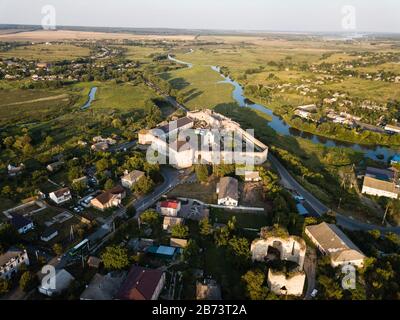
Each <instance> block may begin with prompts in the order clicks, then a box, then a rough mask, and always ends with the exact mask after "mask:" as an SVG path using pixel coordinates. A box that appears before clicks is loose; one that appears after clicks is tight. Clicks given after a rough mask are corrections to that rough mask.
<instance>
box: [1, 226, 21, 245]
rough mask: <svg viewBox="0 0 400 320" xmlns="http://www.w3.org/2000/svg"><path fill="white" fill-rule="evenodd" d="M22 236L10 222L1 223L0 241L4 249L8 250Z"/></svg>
mask: <svg viewBox="0 0 400 320" xmlns="http://www.w3.org/2000/svg"><path fill="white" fill-rule="evenodd" d="M19 239H20V237H19V234H18V231H17V230H16V229H15V228H14V226H12V225H11V224H9V223H5V224H3V225H0V243H1V244H2V246H3V249H4V250H7V249H8V248H9V247H10V246H13V245H15V244H17V242H18V241H19Z"/></svg>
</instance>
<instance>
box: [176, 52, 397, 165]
mask: <svg viewBox="0 0 400 320" xmlns="http://www.w3.org/2000/svg"><path fill="white" fill-rule="evenodd" d="M168 58H169V59H170V60H171V61H174V62H176V63H179V64H184V65H186V66H187V67H188V68H192V67H193V64H192V63H188V62H184V61H180V60H177V59H175V58H174V57H172V56H170V55H169V56H168ZM211 69H212V70H214V71H215V72H218V73H219V74H220V76H221V77H222V78H223V79H224V80H223V81H221V82H220V83H229V84H231V85H232V86H233V87H234V90H233V93H232V96H233V98H234V99H235V101H236V102H237V103H238V105H239V106H241V107H244V108H251V109H254V110H258V111H261V112H263V113H265V114H267V115H268V116H270V117H271V118H272V121H268V122H267V124H268V126H270V127H271V128H272V129H274V130H275V131H276V132H277V133H279V134H281V135H284V136H293V137H300V138H303V139H306V140H309V141H311V142H312V143H315V144H322V145H324V146H326V147H341V148H351V149H353V150H355V151H358V152H361V153H363V154H364V155H365V157H367V158H370V159H373V160H382V161H389V159H390V158H391V157H393V156H394V155H395V154H396V153H397V152H396V150H394V149H390V148H387V147H383V146H365V145H361V144H355V143H348V142H342V141H338V140H334V139H329V138H325V137H322V136H318V135H316V134H312V133H308V132H304V131H301V130H298V129H295V128H293V127H291V126H290V125H288V124H287V123H286V122H285V121H284V120H283V119H282V118H281V117H279V116H277V115H275V114H274V113H273V111H272V110H271V109H269V108H268V107H266V106H263V105H260V104H257V103H254V102H251V101H249V99H247V98H246V97H245V95H244V90H243V88H242V86H241V85H240V84H239V83H238V82H236V81H234V80H233V79H231V78H230V77H228V76H225V75H223V74H222V73H221V70H220V68H219V67H216V66H211ZM382 157H383V158H382Z"/></svg>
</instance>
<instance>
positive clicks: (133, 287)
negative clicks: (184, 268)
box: [117, 266, 165, 300]
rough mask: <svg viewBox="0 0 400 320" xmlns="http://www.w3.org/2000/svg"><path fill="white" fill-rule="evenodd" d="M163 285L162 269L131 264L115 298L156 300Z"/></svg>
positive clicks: (163, 275)
mask: <svg viewBox="0 0 400 320" xmlns="http://www.w3.org/2000/svg"><path fill="white" fill-rule="evenodd" d="M164 285H165V273H164V272H163V271H161V270H154V269H147V268H142V267H139V266H133V267H132V268H131V270H130V271H129V274H128V277H127V279H126V280H125V281H124V283H123V284H122V287H121V288H120V290H119V292H118V293H117V299H120V300H157V299H158V297H159V295H160V293H161V290H162V289H163V287H164Z"/></svg>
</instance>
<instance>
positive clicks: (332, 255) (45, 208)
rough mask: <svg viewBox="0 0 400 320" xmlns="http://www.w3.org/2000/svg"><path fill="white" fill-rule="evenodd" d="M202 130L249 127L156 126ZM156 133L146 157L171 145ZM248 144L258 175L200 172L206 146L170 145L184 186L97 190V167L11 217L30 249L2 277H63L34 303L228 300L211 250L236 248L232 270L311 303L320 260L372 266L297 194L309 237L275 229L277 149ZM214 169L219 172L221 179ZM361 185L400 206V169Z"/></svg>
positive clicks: (178, 182)
mask: <svg viewBox="0 0 400 320" xmlns="http://www.w3.org/2000/svg"><path fill="white" fill-rule="evenodd" d="M221 121H222V122H221ZM202 122H203V130H204V129H205V128H206V127H205V126H204V125H205V124H207V123H208V124H214V125H217V126H218V127H220V128H224V127H225V128H230V130H234V131H238V130H240V126H239V125H238V124H236V123H234V122H232V121H231V120H230V119H229V118H226V117H223V116H222V115H219V114H216V113H214V112H212V111H209V110H204V111H195V112H189V113H188V114H187V116H186V117H184V118H179V119H177V120H175V121H174V122H171V123H169V124H168V125H167V126H166V125H165V123H161V124H160V125H159V126H158V127H157V128H161V132H162V133H161V136H162V135H166V136H167V137H172V136H173V135H179V133H185V130H188V129H191V128H192V127H193V126H195V123H202ZM170 128H174V129H173V130H169V129H170ZM167 129H168V130H167ZM197 130H199V129H197ZM155 132H156V131H154V130H151V131H141V132H140V133H139V141H138V144H139V146H137V147H139V148H140V150H141V152H146V150H147V149H148V148H149V144H151V143H155V144H156V145H157V144H162V145H163V143H162V142H161V140H159V138H157V137H156V136H155ZM204 136H205V137H207V135H204ZM246 138H247V139H250V140H251V141H252V142H253V143H254V144H255V145H257V146H258V148H260V149H259V152H260V154H259V155H258V156H260V155H262V156H261V157H259V160H258V161H256V162H255V166H254V168H253V170H252V171H249V170H246V169H242V170H238V169H240V164H239V163H236V164H231V165H228V164H220V163H219V162H218V163H217V162H216V163H212V162H211V161H213V159H216V158H218V159H220V157H215V156H212V155H211V156H210V155H209V156H208V157H207V156H206V157H202V159H203V162H201V163H196V162H192V161H193V159H197V158H198V154H196V149H190V148H189V150H191V153H190V154H188V153H185V154H184V155H183V156H184V157H188V158H182V155H181V156H179V150H178V153H177V154H176V150H175V149H174V148H173V147H167V149H168V150H164V151H166V153H167V154H168V155H169V157H171V154H172V157H174V158H175V159H176V160H178V161H176V164H175V165H174V166H175V169H172V171H173V174H172V175H173V176H174V178H173V182H172V181H171V180H169V181H164V183H161V182H156V183H155V184H156V185H155V187H152V188H148V187H147V185H148V184H149V183H154V182H151V178H150V176H149V175H148V173H146V172H145V171H141V170H132V171H128V170H125V171H124V172H123V173H122V175H120V176H119V177H118V180H116V181H112V180H110V179H109V180H107V183H106V185H107V187H108V189H106V190H101V189H99V188H98V183H99V182H98V180H97V178H96V174H95V172H93V170H89V171H87V172H88V174H87V175H85V176H81V177H77V178H76V179H73V181H72V183H71V185H70V186H68V185H64V186H62V187H61V186H60V188H58V189H57V188H56V183H54V182H53V183H54V184H55V185H54V186H53V188H52V189H53V191H52V192H49V193H45V192H39V193H38V195H37V196H35V197H34V198H32V199H27V200H25V201H24V202H23V204H21V205H19V206H17V207H14V208H9V209H8V210H5V211H4V212H3V215H4V217H5V218H6V220H5V221H6V222H5V223H6V224H3V226H2V228H4V230H6V229H9V230H8V231H7V232H10V233H12V231H11V228H12V229H13V230H15V231H16V233H17V234H18V235H17V238H18V239H19V240H17V241H23V242H29V245H28V246H27V247H25V246H22V247H19V248H18V247H17V246H11V247H10V248H9V249H7V251H5V252H4V253H3V254H2V255H1V256H0V261H1V263H0V265H1V272H0V276H1V278H2V279H5V280H7V281H11V280H12V279H15V278H16V277H17V275H18V274H21V273H22V272H25V273H26V271H24V270H26V269H27V267H28V266H29V268H32V266H33V270H36V271H35V272H36V274H35V275H33V274H32V273H29V274H30V277H33V279H35V281H34V280H33V279H29V281H28V282H29V283H30V284H32V283H38V281H39V279H42V278H43V274H42V273H41V268H40V266H43V265H47V264H49V265H51V266H53V267H54V268H55V270H56V280H57V283H61V285H59V286H57V288H56V289H54V288H51V287H49V286H46V285H43V282H42V284H41V285H39V286H38V287H35V286H29V291H28V292H27V293H28V295H29V296H31V297H32V298H33V297H34V298H35V299H45V298H46V296H47V297H57V296H60V295H61V296H64V297H65V296H66V295H73V296H74V297H77V298H80V299H82V300H110V299H123V300H156V299H166V300H170V299H184V298H196V299H200V300H204V299H208V300H218V299H222V298H224V294H223V293H224V292H225V293H226V292H227V291H226V290H225V288H224V283H221V278H220V276H219V275H218V274H213V273H212V270H215V269H214V268H215V267H214V266H209V265H208V264H210V263H211V264H213V262H209V261H208V262H207V261H206V260H205V261H204V262H201V260H202V259H211V257H208V254H209V251H210V252H212V251H213V250H215V249H212V248H211V247H216V248H219V247H221V248H225V247H226V248H227V249H226V250H227V254H228V257H229V258H228V262H229V263H232V262H233V261H236V262H235V263H237V264H238V265H239V266H240V267H241V268H244V270H249V268H250V269H251V267H252V265H253V264H254V265H256V266H258V267H260V268H262V269H264V268H267V270H268V271H267V273H266V278H265V283H266V284H267V286H268V288H269V290H270V292H271V294H273V295H276V296H277V297H288V296H289V297H292V298H296V297H297V298H304V299H312V298H315V297H316V296H317V295H318V290H316V288H315V272H316V271H315V270H316V268H317V261H318V259H322V258H321V257H323V256H325V255H326V256H327V257H329V259H330V264H331V266H332V268H338V267H341V266H345V265H349V264H350V265H352V266H354V267H356V268H362V267H363V264H364V260H365V258H366V256H365V255H364V254H363V252H362V251H361V250H360V249H359V248H358V247H357V246H356V245H355V244H354V243H353V242H352V241H351V240H350V239H349V238H348V236H346V235H345V233H344V232H343V231H342V230H341V229H339V228H338V227H337V226H336V225H335V224H334V222H333V221H334V220H332V218H328V219H321V218H320V216H319V215H318V213H317V212H316V211H315V210H314V209H313V206H312V203H310V202H308V201H306V199H304V197H302V196H301V195H300V194H298V193H297V192H295V191H293V190H287V191H284V190H281V191H278V194H279V193H282V192H283V193H286V196H289V198H288V199H290V201H289V202H290V203H291V205H292V206H293V208H296V210H297V212H298V213H297V215H298V216H299V217H301V218H302V221H306V223H304V224H302V225H301V226H300V229H298V227H296V228H294V229H293V227H290V226H288V228H289V229H291V230H295V233H296V234H297V235H290V234H289V232H288V230H287V229H286V228H285V227H282V226H278V225H277V224H274V223H273V222H272V225H270V226H267V225H268V221H274V220H273V219H272V220H270V218H268V215H271V208H270V207H269V205H266V203H265V202H264V201H265V200H262V196H261V194H260V195H259V197H260V198H259V199H258V200H257V199H256V198H254V197H255V195H256V194H257V193H258V192H259V191H257V190H262V189H263V188H265V187H266V185H267V184H268V183H270V181H271V180H270V179H271V177H272V176H273V174H272V173H271V172H269V171H270V170H271V168H270V167H269V166H268V165H267V166H266V162H267V152H268V147H267V146H265V145H264V144H262V143H261V142H260V141H257V139H255V138H254V137H251V136H247V137H246ZM207 139H208V140H206V141H208V142H207V143H206V144H208V143H210V141H211V140H210V137H209V136H208V138H207ZM171 141H172V140H170V142H171ZM116 144H117V141H116V139H113V138H111V137H109V138H103V137H100V136H98V137H93V141H92V144H91V145H89V144H88V143H84V144H83V143H82V142H81V145H83V147H86V148H90V149H91V150H92V152H103V151H105V150H107V149H108V148H109V147H112V146H115V145H116ZM132 146H136V144H132ZM211 149H212V150H214V148H210V150H211ZM263 149H264V151H263ZM185 150H186V149H185ZM225 151H226V150H225ZM171 152H172V153H171ZM213 152H217V153H218V154H219V152H220V151H213ZM263 152H264V153H265V155H263ZM192 153H195V156H194V157H193V154H192ZM256 154H257V152H256ZM177 155H178V156H177ZM396 159H397V160H396ZM396 161H398V157H397V158H394V159H393V160H392V164H393V165H396V164H398V162H396ZM65 163H66V162H65V161H64V159H63V158H62V157H59V158H58V159H57V161H56V162H52V163H50V164H49V165H47V167H46V169H47V170H48V171H49V172H52V173H57V172H58V173H59V172H60V170H61V171H62V170H64V169H63V168H65ZM222 163H223V162H222ZM207 166H211V167H213V173H212V174H211V173H210V171H209V169H208V168H207ZM97 167H98V166H97ZM245 168H247V167H246V166H245ZM23 170H24V164H20V165H19V166H18V167H16V166H11V165H10V166H9V168H8V174H9V175H10V177H16V176H18V175H19V174H21V172H22V171H23ZM392 170H395V169H394V168H393V169H392ZM163 175H165V173H164V174H163ZM360 178H361V179H364V180H363V188H362V192H363V193H365V194H367V195H371V196H382V197H388V198H395V199H397V198H398V195H399V190H400V189H399V185H400V183H399V177H398V171H390V170H382V169H376V168H368V169H367V172H366V174H365V177H360ZM164 179H166V176H164ZM167 180H168V179H167ZM49 181H50V180H49ZM109 181H111V182H112V184H111V183H109ZM170 182H171V183H170ZM166 183H167V184H166ZM76 186H78V188H77V187H76ZM210 186H211V187H212V188H213V189H210ZM202 189H204V192H201V190H202ZM76 190H80V191H81V192H79V193H77V192H76ZM192 190H193V191H192ZM82 192H83V193H82ZM248 192H250V193H251V194H247V193H248ZM210 193H211V194H210ZM212 194H214V195H212ZM250 195H251V197H250ZM269 197H272V198H270V199H269V200H267V203H269V202H271V201H272V202H271V204H272V203H274V204H273V205H274V206H275V205H276V204H275V199H274V196H273V195H270V196H269ZM250 199H251V200H250ZM257 205H258V206H257ZM289 210H290V209H289ZM304 219H305V220H304ZM249 221H253V223H252V224H249ZM5 226H9V227H5ZM200 245H201V247H200ZM208 246H211V247H210V248H209V247H208ZM24 247H25V248H24ZM224 250H225V249H224ZM204 255H205V256H204ZM203 256H204V257H203ZM202 257H203V258H202ZM207 257H208V258H207ZM317 257H319V258H317ZM232 259H233V260H232ZM203 263H205V265H203ZM201 265H203V268H201V267H200V266H201ZM204 267H205V268H206V269H207V271H206V270H204ZM127 269H129V272H127ZM68 270H69V271H68ZM246 276H247V277H249V278H250V277H251V276H255V275H254V273H253V271H251V270H249V271H248V273H247V274H246V275H245V276H244V279H245V282H246V281H250V280H246V279H247V278H246ZM13 281H15V280H13ZM10 283H12V282H10ZM39 283H40V282H39ZM78 283H80V285H78ZM184 283H185V285H184ZM188 283H190V284H188ZM20 285H21V280H20ZM248 285H250V284H249V283H248ZM13 286H15V282H14V285H13ZM23 286H25V284H23ZM99 288H102V289H101V290H99ZM15 290H17V291H15ZM20 290H21V289H18V285H17V287H14V289H13V292H14V294H17V293H15V292H19V294H21V291H20Z"/></svg>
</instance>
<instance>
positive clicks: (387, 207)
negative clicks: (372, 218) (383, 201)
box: [382, 204, 389, 225]
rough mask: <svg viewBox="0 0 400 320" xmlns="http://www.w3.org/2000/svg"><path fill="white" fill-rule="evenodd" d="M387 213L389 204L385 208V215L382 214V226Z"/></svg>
mask: <svg viewBox="0 0 400 320" xmlns="http://www.w3.org/2000/svg"><path fill="white" fill-rule="evenodd" d="M388 211H389V204H388V205H387V206H386V210H385V214H384V216H383V220H382V225H384V224H385V220H386V216H387V213H388Z"/></svg>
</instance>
